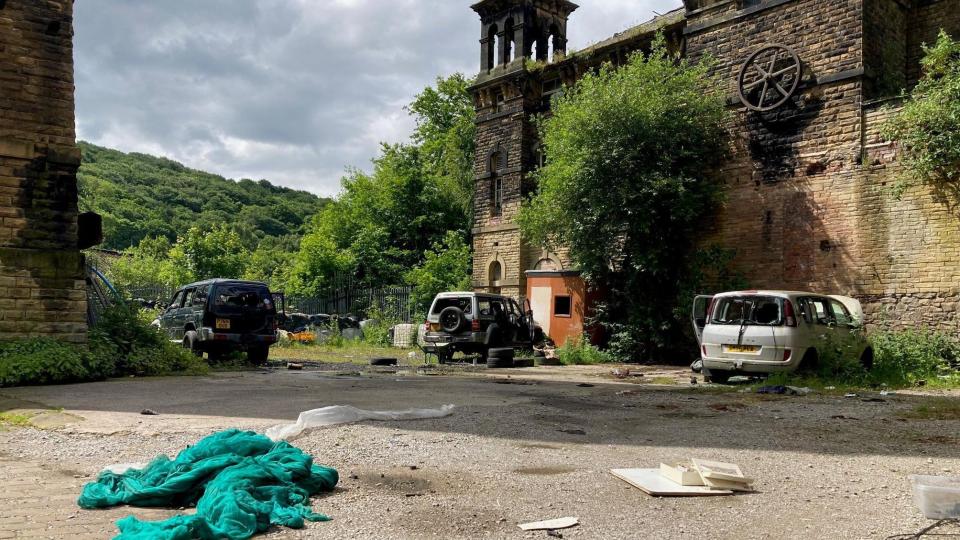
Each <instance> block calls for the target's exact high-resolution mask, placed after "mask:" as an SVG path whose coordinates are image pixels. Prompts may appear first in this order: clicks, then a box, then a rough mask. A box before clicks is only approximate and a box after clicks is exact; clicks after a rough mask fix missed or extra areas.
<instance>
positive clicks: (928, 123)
mask: <svg viewBox="0 0 960 540" xmlns="http://www.w3.org/2000/svg"><path fill="white" fill-rule="evenodd" d="M924 52H925V55H924V58H923V59H922V60H921V66H922V68H923V77H922V78H921V79H920V82H919V84H917V86H916V87H915V88H914V89H913V91H912V93H911V95H910V97H909V99H908V100H907V102H906V103H905V105H904V107H903V110H902V111H900V113H899V114H898V115H897V116H896V117H895V118H894V119H893V120H891V121H890V122H889V123H888V124H887V126H885V129H884V135H885V136H886V137H887V138H889V139H891V140H897V141H899V142H900V143H901V144H902V145H903V148H904V155H903V164H904V166H905V168H906V171H907V175H906V176H905V178H904V181H903V182H901V183H900V185H899V187H898V194H900V195H902V193H903V191H904V190H905V189H906V188H907V187H909V186H910V185H913V184H915V183H917V182H920V183H923V184H926V185H929V186H932V187H933V188H934V189H935V190H936V192H937V193H938V194H939V195H941V196H943V197H944V198H945V199H946V200H948V201H949V202H950V203H951V204H957V203H960V42H957V41H955V40H953V39H951V38H950V36H949V35H947V33H946V32H943V31H941V32H940V36H939V37H938V38H937V42H936V44H934V45H932V46H925V47H924Z"/></svg>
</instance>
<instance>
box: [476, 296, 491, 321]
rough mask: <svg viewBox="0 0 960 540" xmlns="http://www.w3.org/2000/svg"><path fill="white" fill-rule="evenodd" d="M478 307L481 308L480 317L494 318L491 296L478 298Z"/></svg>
mask: <svg viewBox="0 0 960 540" xmlns="http://www.w3.org/2000/svg"><path fill="white" fill-rule="evenodd" d="M477 309H478V310H480V317H482V318H484V319H490V318H493V308H492V307H491V306H490V299H489V298H477Z"/></svg>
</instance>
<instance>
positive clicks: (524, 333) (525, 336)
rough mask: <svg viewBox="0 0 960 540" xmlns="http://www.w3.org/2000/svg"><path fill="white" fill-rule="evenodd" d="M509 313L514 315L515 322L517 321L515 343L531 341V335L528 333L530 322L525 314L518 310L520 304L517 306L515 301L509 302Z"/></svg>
mask: <svg viewBox="0 0 960 540" xmlns="http://www.w3.org/2000/svg"><path fill="white" fill-rule="evenodd" d="M510 312H511V314H513V315H515V317H516V319H515V320H516V321H517V323H516V324H517V331H516V339H517V341H524V342H525V341H528V340H530V341H532V340H533V337H532V336H533V334H532V333H531V332H530V321H529V320H527V316H526V314H524V312H523V310H521V309H520V304H518V303H517V302H516V300H513V299H511V300H510Z"/></svg>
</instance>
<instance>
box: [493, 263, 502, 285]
mask: <svg viewBox="0 0 960 540" xmlns="http://www.w3.org/2000/svg"><path fill="white" fill-rule="evenodd" d="M501 281H503V265H502V264H500V261H493V262H492V263H490V286H491V287H496V286H497V285H499V284H500V282H501Z"/></svg>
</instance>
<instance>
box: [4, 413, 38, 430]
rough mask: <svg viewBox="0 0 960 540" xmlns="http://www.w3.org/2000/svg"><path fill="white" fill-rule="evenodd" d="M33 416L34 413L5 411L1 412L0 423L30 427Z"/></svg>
mask: <svg viewBox="0 0 960 540" xmlns="http://www.w3.org/2000/svg"><path fill="white" fill-rule="evenodd" d="M32 417H33V415H30V414H22V413H14V412H3V413H0V424H5V425H8V426H16V427H30V426H31V423H30V419H31V418H32Z"/></svg>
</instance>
